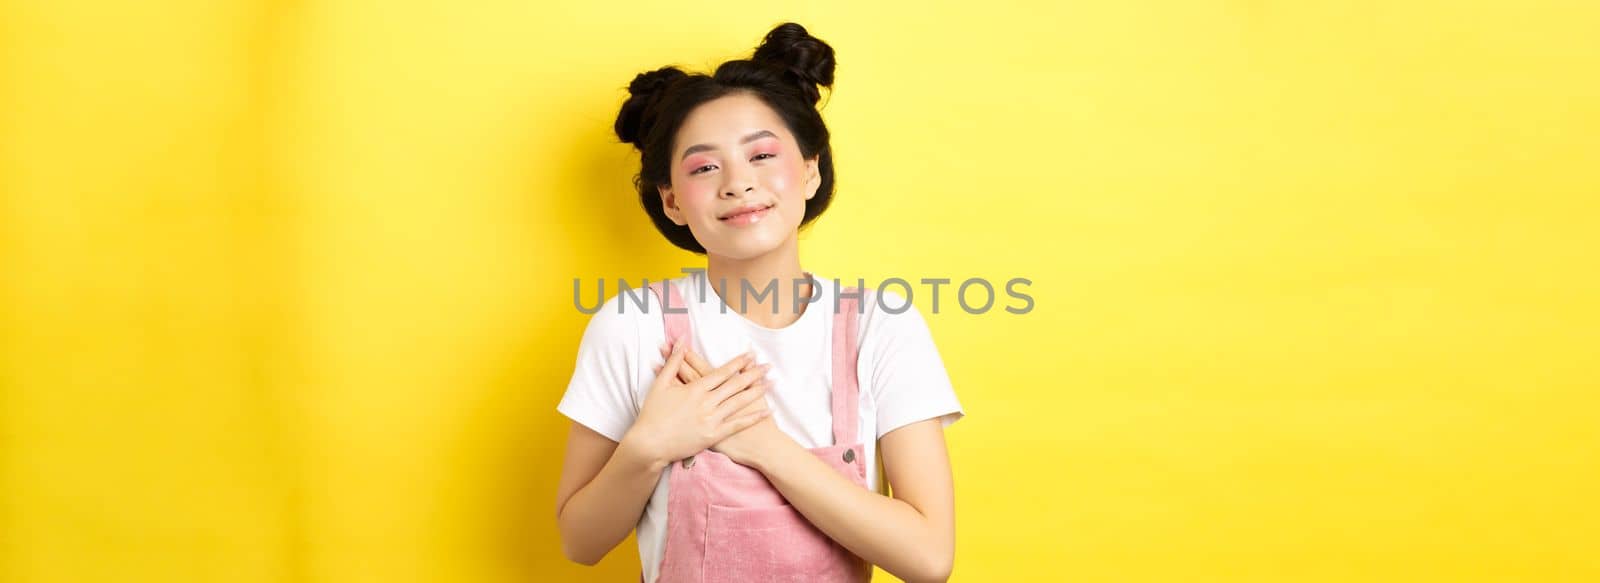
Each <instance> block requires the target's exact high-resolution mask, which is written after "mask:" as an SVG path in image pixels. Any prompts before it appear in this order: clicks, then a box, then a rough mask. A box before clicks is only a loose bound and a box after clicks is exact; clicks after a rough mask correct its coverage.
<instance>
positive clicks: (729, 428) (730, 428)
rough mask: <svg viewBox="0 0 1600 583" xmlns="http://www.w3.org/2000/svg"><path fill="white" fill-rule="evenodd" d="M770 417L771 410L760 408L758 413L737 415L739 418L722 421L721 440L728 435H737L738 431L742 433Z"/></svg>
mask: <svg viewBox="0 0 1600 583" xmlns="http://www.w3.org/2000/svg"><path fill="white" fill-rule="evenodd" d="M770 415H772V410H771V409H766V408H762V409H761V410H760V411H752V412H750V413H745V414H743V415H739V416H737V417H734V418H732V419H729V420H727V421H723V422H722V437H723V439H726V438H727V437H728V436H729V435H733V434H735V433H738V432H740V431H744V430H746V429H749V428H751V427H752V426H754V425H755V424H757V423H760V422H761V420H762V419H766V418H767V417H768V416H770ZM718 441H721V440H718Z"/></svg>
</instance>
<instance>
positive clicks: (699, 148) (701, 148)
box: [678, 130, 778, 162]
mask: <svg viewBox="0 0 1600 583" xmlns="http://www.w3.org/2000/svg"><path fill="white" fill-rule="evenodd" d="M776 137H778V135H777V134H774V133H772V132H770V131H767V130H761V131H759V132H756V133H753V134H750V135H748V136H745V137H744V138H743V139H741V140H739V143H740V144H748V143H750V142H754V141H756V140H759V139H761V138H776ZM715 149H717V147H716V146H713V145H711V144H695V145H693V146H689V147H687V148H684V149H683V155H681V156H679V157H678V161H680V162H681V161H683V159H684V158H688V157H689V154H694V153H698V152H708V151H711V150H715Z"/></svg>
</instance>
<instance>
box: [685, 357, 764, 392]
mask: <svg viewBox="0 0 1600 583" xmlns="http://www.w3.org/2000/svg"><path fill="white" fill-rule="evenodd" d="M753 359H755V355H754V354H751V353H749V352H746V353H744V354H741V355H739V356H736V357H734V359H733V360H730V361H728V362H727V364H724V365H722V366H719V367H717V368H715V369H712V370H711V372H709V373H706V375H705V376H703V377H700V380H697V381H695V382H694V383H692V384H690V385H689V386H690V388H694V389H698V390H702V391H706V390H710V389H713V388H716V387H719V386H722V384H723V383H724V382H725V381H727V380H728V378H729V377H732V376H733V375H734V373H737V372H739V371H740V370H743V369H744V368H745V366H747V365H749V364H750V361H751V360H753ZM746 384H748V382H746Z"/></svg>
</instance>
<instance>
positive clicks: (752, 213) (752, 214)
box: [717, 205, 776, 226]
mask: <svg viewBox="0 0 1600 583" xmlns="http://www.w3.org/2000/svg"><path fill="white" fill-rule="evenodd" d="M773 206H776V205H767V206H764V207H757V208H753V209H748V210H743V211H739V212H736V213H734V214H731V215H728V216H726V217H722V218H720V219H717V220H719V221H722V223H723V224H725V225H733V226H744V225H752V224H755V223H758V222H760V221H761V220H762V219H763V218H765V217H766V216H767V213H769V212H771V211H772V207H773Z"/></svg>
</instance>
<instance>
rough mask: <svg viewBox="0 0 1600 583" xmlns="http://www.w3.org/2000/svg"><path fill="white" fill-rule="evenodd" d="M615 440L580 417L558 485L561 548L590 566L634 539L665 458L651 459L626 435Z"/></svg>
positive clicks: (557, 509) (569, 440)
mask: <svg viewBox="0 0 1600 583" xmlns="http://www.w3.org/2000/svg"><path fill="white" fill-rule="evenodd" d="M623 441H624V444H618V443H617V442H615V441H611V439H610V438H607V437H606V436H604V435H600V434H599V433H596V432H595V431H594V430H593V429H589V428H588V427H584V426H583V425H582V424H579V423H576V422H574V423H573V424H572V429H571V431H570V432H568V434H567V453H566V458H565V460H564V461H563V462H562V465H561V485H560V486H559V487H558V488H557V489H556V522H557V524H558V525H559V526H560V529H561V550H562V552H563V553H565V554H566V556H567V558H568V559H570V560H572V561H575V562H578V563H582V564H585V565H593V564H595V563H598V562H600V559H601V558H604V557H605V556H606V553H609V552H611V549H613V548H615V547H616V546H617V543H620V542H622V541H623V539H626V538H628V533H630V532H633V527H634V525H635V524H637V523H638V522H639V516H640V515H641V514H643V513H644V506H645V504H646V503H647V502H649V501H650V493H651V492H652V491H654V490H655V486H656V481H657V480H658V479H659V478H660V477H661V471H662V470H663V469H665V468H666V463H665V462H656V461H651V460H650V459H649V458H648V457H647V456H645V455H643V454H642V453H640V452H638V451H636V449H635V448H633V447H632V446H631V443H629V442H628V438H627V437H624V438H623Z"/></svg>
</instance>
